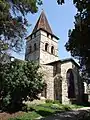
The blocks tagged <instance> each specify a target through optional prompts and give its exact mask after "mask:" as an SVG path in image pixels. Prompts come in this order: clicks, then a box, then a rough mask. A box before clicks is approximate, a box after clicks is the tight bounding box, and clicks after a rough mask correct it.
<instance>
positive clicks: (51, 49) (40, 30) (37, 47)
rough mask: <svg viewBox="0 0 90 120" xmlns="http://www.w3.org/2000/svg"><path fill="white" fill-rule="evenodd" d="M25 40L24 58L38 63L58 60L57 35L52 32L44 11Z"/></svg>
mask: <svg viewBox="0 0 90 120" xmlns="http://www.w3.org/2000/svg"><path fill="white" fill-rule="evenodd" d="M26 40H27V41H26V53H25V60H29V61H38V62H39V63H40V64H47V63H50V62H53V61H57V60H58V37H57V36H55V35H54V34H53V32H52V30H51V27H50V25H49V23H48V20H47V18H46V15H45V13H44V11H42V12H41V15H40V17H39V19H38V21H37V23H36V25H35V27H34V29H33V31H32V33H31V35H29V36H28V37H27V38H26Z"/></svg>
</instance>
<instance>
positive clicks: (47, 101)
mask: <svg viewBox="0 0 90 120" xmlns="http://www.w3.org/2000/svg"><path fill="white" fill-rule="evenodd" d="M45 102H46V103H53V102H54V101H53V100H50V99H47V100H45Z"/></svg>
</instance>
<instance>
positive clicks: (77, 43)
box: [65, 0, 90, 79]
mask: <svg viewBox="0 0 90 120" xmlns="http://www.w3.org/2000/svg"><path fill="white" fill-rule="evenodd" d="M75 6H76V8H77V10H78V11H77V14H76V16H75V22H74V23H75V28H74V29H73V30H69V40H68V42H67V43H66V45H65V46H66V49H67V51H70V53H71V55H72V56H73V57H75V58H77V59H78V60H79V62H80V66H81V72H82V75H83V77H84V78H85V79H88V78H90V43H89V38H90V1H89V0H79V1H78V2H76V3H75Z"/></svg>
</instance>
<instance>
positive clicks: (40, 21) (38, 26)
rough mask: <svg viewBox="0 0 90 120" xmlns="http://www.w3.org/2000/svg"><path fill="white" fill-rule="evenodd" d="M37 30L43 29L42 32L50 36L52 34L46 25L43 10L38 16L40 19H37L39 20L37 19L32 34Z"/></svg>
mask: <svg viewBox="0 0 90 120" xmlns="http://www.w3.org/2000/svg"><path fill="white" fill-rule="evenodd" d="M39 29H43V30H45V31H47V32H49V33H50V34H53V33H52V30H51V28H50V25H49V23H48V20H47V18H46V15H45V13H44V11H43V10H42V12H41V15H40V17H39V19H38V21H37V23H36V25H35V27H34V29H33V32H32V33H34V32H36V31H37V30H39Z"/></svg>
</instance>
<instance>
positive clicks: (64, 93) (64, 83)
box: [61, 62, 82, 104]
mask: <svg viewBox="0 0 90 120" xmlns="http://www.w3.org/2000/svg"><path fill="white" fill-rule="evenodd" d="M69 69H72V72H73V75H74V86H75V96H76V98H75V101H78V100H81V99H82V98H81V96H80V95H81V92H80V89H79V88H81V83H80V79H79V71H78V67H77V66H76V65H74V64H73V63H72V62H65V63H63V64H62V65H61V76H62V79H63V81H62V103H64V104H68V103H71V102H70V99H69V98H68V83H67V77H66V75H67V71H68V70H69ZM79 85H80V86H79Z"/></svg>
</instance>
